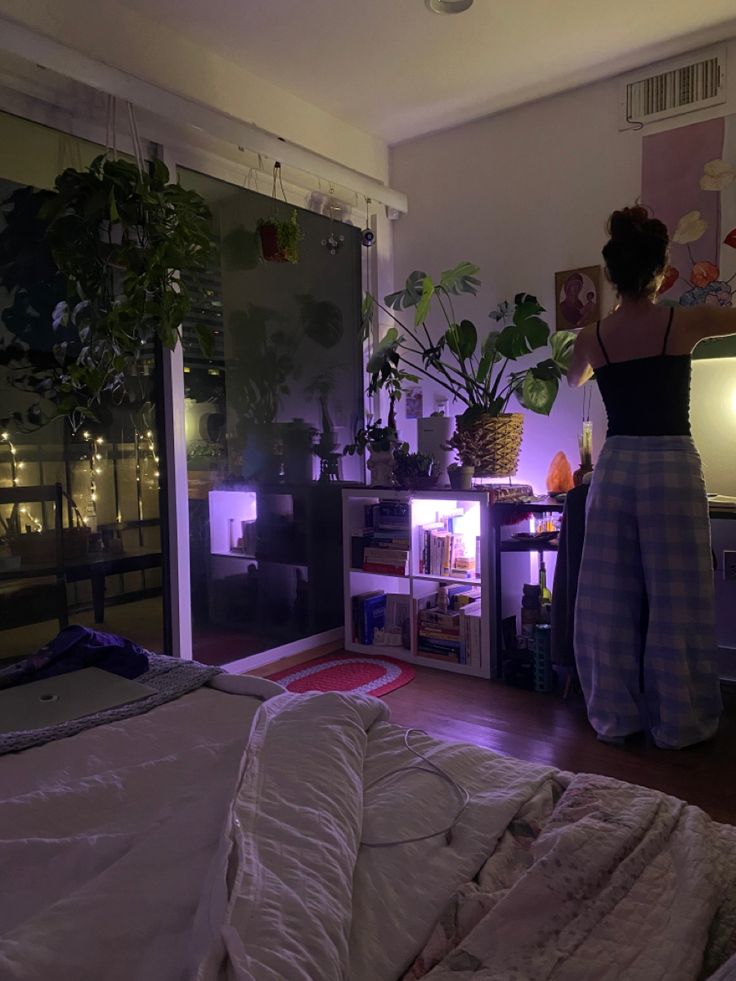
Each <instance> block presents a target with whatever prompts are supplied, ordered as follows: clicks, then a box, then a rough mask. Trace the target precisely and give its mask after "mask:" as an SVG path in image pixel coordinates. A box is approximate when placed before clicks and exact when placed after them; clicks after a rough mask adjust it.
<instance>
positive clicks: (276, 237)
mask: <svg viewBox="0 0 736 981" xmlns="http://www.w3.org/2000/svg"><path fill="white" fill-rule="evenodd" d="M257 228H258V234H259V236H260V238H261V252H262V254H263V258H264V259H265V261H266V262H292V263H294V262H298V261H299V240H300V239H301V237H302V230H301V228H300V227H299V219H298V217H297V213H296V208H293V209H292V212H291V214H290V215H289V217H288V218H287V219H286V221H281V220H280V219H279V218H276V217H273V216H272V217H270V218H261V219H260V220H259V222H258V225H257Z"/></svg>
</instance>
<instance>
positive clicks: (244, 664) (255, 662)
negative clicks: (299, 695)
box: [222, 627, 345, 674]
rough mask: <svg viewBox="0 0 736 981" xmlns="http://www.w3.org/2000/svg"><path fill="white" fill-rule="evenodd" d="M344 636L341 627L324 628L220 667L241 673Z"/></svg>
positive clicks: (234, 672)
mask: <svg viewBox="0 0 736 981" xmlns="http://www.w3.org/2000/svg"><path fill="white" fill-rule="evenodd" d="M344 636H345V630H344V628H343V627H335V629H334V630H325V631H324V633H321V634H314V635H313V636H311V637H304V638H302V640H295V641H292V643H291V644H283V645H282V646H281V647H272V648H271V649H270V650H268V651H261V653H260V654H251V656H250V657H241V658H239V660H237V661H230V663H229V664H223V665H222V667H223V669H224V670H225V671H227V672H228V673H229V674H242V673H243V671H251V670H252V669H253V668H262V667H265V666H266V665H268V664H273V663H274V662H275V661H281V660H283V659H284V658H285V657H293V656H294V655H295V654H306V653H307V652H308V651H313V650H314V649H315V648H316V647H322V646H323V645H324V644H332V643H334V642H335V641H342V640H343V638H344Z"/></svg>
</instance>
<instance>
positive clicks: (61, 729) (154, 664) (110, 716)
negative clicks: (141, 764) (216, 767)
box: [0, 653, 222, 756]
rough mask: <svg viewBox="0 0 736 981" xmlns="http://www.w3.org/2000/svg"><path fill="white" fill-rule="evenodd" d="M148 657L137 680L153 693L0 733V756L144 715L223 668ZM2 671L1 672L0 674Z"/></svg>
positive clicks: (193, 662) (196, 685) (204, 682)
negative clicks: (40, 725) (79, 715)
mask: <svg viewBox="0 0 736 981" xmlns="http://www.w3.org/2000/svg"><path fill="white" fill-rule="evenodd" d="M147 657H148V665H149V667H148V671H146V672H144V673H143V674H141V675H139V676H138V677H137V678H136V679H135V680H136V681H140V682H141V684H144V685H150V686H151V688H155V689H156V691H155V693H154V694H152V695H148V696H147V697H146V698H141V699H139V700H138V701H137V702H129V703H127V704H126V705H118V706H116V707H115V708H110V709H104V711H102V712H95V713H94V714H93V715H85V716H83V717H82V718H81V719H73V720H71V721H70V722H62V723H60V724H59V725H55V726H46V727H45V728H43V729H25V730H21V731H20V732H4V733H0V756H2V755H4V754H5V753H17V752H18V751H19V750H21V749H29V748H30V747H31V746H41V745H42V744H43V743H50V742H53V740H55V739H65V738H66V737H67V736H76V734H77V733H78V732H83V731H84V730H85V729H92V728H94V727H95V726H103V725H105V724H106V723H108V722H120V721H122V720H123V719H129V718H131V717H132V716H134V715H142V714H143V713H144V712H149V711H150V710H151V709H153V708H156V707H157V706H158V705H163V704H164V702H172V701H173V700H174V699H175V698H181V696H182V695H186V694H188V693H189V692H190V691H194V690H195V689H196V688H200V687H201V686H202V685H206V684H207V682H208V681H209V680H210V678H214V676H215V675H216V674H221V672H222V668H213V667H210V666H209V665H207V664H200V663H199V661H182V660H180V659H179V658H177V657H166V656H165V655H163V654H150V653H147ZM5 670H7V669H5ZM3 673H4V672H2V671H0V676H1V675H2V674H3Z"/></svg>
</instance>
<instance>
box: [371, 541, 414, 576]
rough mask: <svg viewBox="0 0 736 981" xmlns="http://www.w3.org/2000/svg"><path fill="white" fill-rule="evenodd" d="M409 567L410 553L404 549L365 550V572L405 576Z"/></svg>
mask: <svg viewBox="0 0 736 981" xmlns="http://www.w3.org/2000/svg"><path fill="white" fill-rule="evenodd" d="M408 566H409V552H408V550H407V549H402V548H373V547H370V548H364V549H363V571H364V572H380V573H382V574H383V575H389V576H405V575H406V574H407V570H408Z"/></svg>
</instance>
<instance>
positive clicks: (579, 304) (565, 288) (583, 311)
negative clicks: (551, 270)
mask: <svg viewBox="0 0 736 981" xmlns="http://www.w3.org/2000/svg"><path fill="white" fill-rule="evenodd" d="M555 297H556V301H555V302H556V311H557V321H556V326H557V330H573V329H575V328H577V327H586V326H587V325H588V324H592V323H595V321H596V320H600V318H601V267H600V266H586V267H585V268H584V269H567V270H566V271H565V272H558V273H555Z"/></svg>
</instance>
